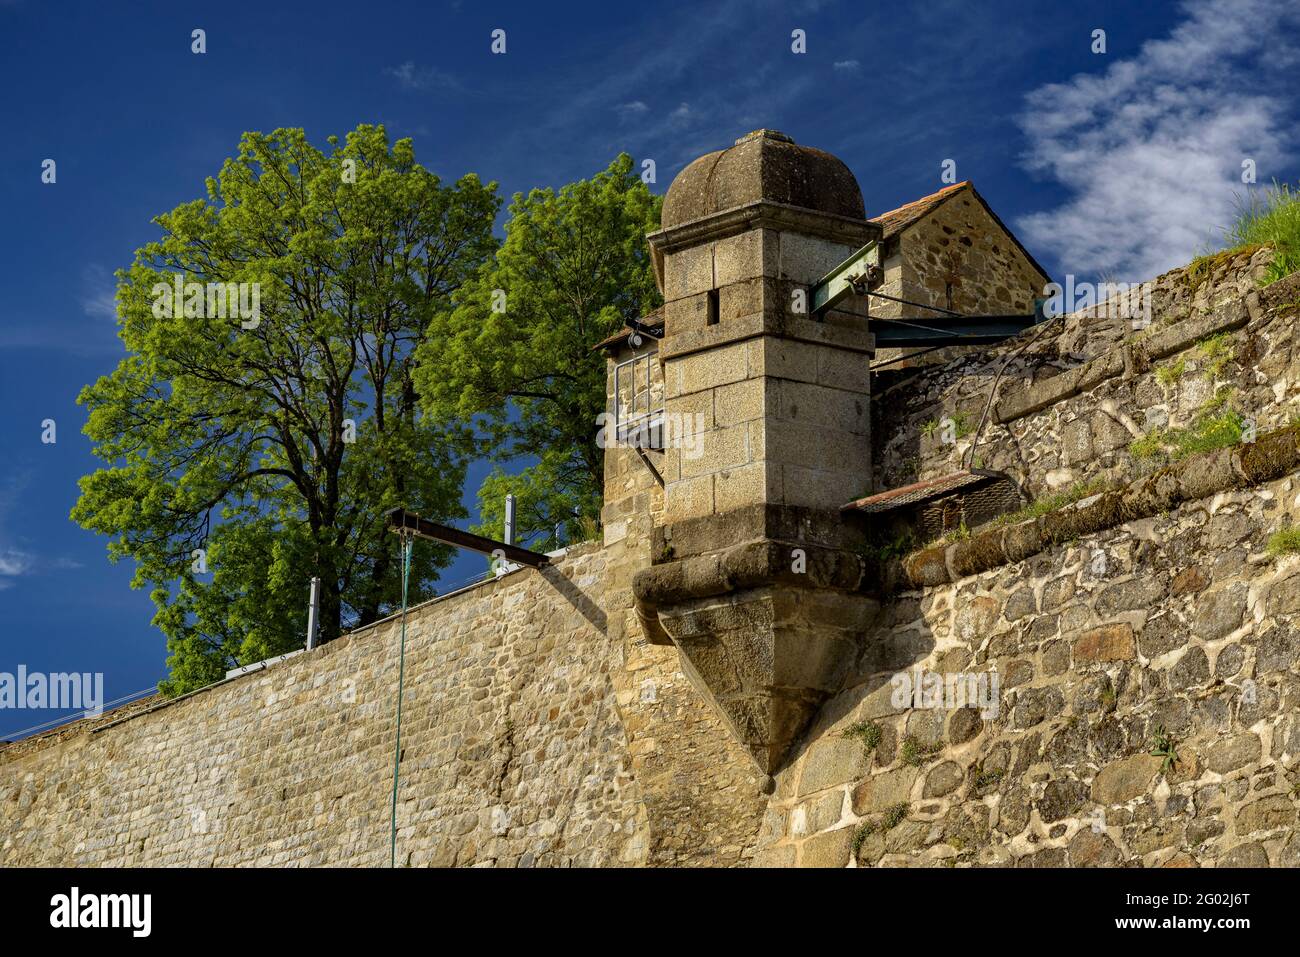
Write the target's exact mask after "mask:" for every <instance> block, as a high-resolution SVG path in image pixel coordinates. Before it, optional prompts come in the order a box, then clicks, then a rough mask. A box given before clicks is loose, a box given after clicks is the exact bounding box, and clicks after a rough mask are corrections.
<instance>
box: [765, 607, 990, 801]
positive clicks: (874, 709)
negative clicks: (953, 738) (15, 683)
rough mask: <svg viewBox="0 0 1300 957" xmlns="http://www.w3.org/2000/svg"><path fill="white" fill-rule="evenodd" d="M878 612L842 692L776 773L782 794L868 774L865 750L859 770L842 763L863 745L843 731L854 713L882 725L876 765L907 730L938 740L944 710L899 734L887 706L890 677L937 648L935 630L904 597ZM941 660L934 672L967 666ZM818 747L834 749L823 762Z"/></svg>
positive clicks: (887, 758) (889, 755) (892, 710)
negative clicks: (846, 754)
mask: <svg viewBox="0 0 1300 957" xmlns="http://www.w3.org/2000/svg"><path fill="white" fill-rule="evenodd" d="M881 615H882V618H881V620H880V621H879V623H878V624H877V625H876V626H875V627H873V628H872V629H871V630H870V631H869V632H867V633H866V634H865V636H864V638H863V641H862V645H861V648H860V649H859V651H858V655H857V660H856V661H855V662H854V663H853V665H852V667H851V668H850V669H848V671H847V674H846V677H845V682H844V687H843V690H841V691H840V692H839V693H838V694H836V695H835V696H833V697H832V698H830V699H829V700H828V701H827V702H826V703H825V704H824V705H822V708H821V710H820V711H818V712H817V717H816V718H815V719H814V721H813V723H812V725H811V726H810V727H809V728H808V730H807V731H806V732H805V733H804V734H803V736H802V738H801V739H800V741H799V742H798V743H797V744H796V745H795V746H794V748H793V749H792V750H791V752H790V754H789V756H788V758H787V760H786V762H785V764H784V766H783V767H782V768H781V770H780V771H779V772H777V775H776V777H777V780H778V782H779V784H778V788H779V791H780V793H781V794H784V795H793V794H795V793H798V794H800V795H803V794H808V793H810V792H814V791H819V790H822V789H823V788H827V787H835V786H838V785H842V784H846V783H849V782H850V780H851V779H852V778H854V777H859V776H864V775H865V774H866V773H867V770H868V768H869V758H870V753H869V752H865V751H864V752H863V754H862V758H863V760H862V762H861V767H860V768H859V767H858V766H857V763H856V762H854V761H849V762H848V763H847V764H846V763H845V762H844V760H843V757H844V752H845V751H846V750H850V749H851V748H857V749H860V750H861V749H862V746H861V744H860V743H859V742H857V741H856V740H854V739H852V738H851V737H849V736H846V735H845V734H844V732H845V731H846V729H847V728H848V727H850V726H851V724H852V722H851V721H850V718H851V716H853V715H854V714H855V713H856V714H857V717H858V718H859V719H860V720H878V721H879V723H880V725H881V726H882V729H883V732H884V733H883V735H882V737H881V740H880V742H879V744H878V745H877V747H876V749H875V750H876V752H877V753H878V754H879V755H880V756H881V758H882V759H884V760H881V761H877V765H878V766H884V765H885V764H888V763H890V762H892V760H893V755H894V752H895V750H896V748H897V747H898V746H899V745H900V744H901V741H902V737H903V735H904V734H912V735H913V736H915V737H916V738H917V739H918V741H919V743H921V744H930V743H932V741H931V740H930V739H931V738H934V739H935V740H941V739H942V738H943V734H944V730H943V719H944V717H945V716H946V715H947V712H946V711H943V710H935V711H932V712H931V714H932V715H934V716H937V718H938V720H937V722H932V723H934V724H936V725H937V727H935V728H929V727H925V728H923V727H921V725H922V724H923V723H925V722H924V721H921V720H918V721H917V722H915V723H916V727H913V726H912V725H913V722H912V721H911V720H910V719H909V720H908V722H907V724H908V726H907V727H906V728H904V729H902V734H900V733H897V732H896V729H895V728H894V726H893V718H894V717H896V716H897V715H898V714H899V712H900V710H902V709H898V708H895V707H893V706H891V705H890V698H891V697H892V695H893V688H892V686H891V685H892V682H893V679H894V677H895V676H896V675H898V674H902V673H907V672H909V671H911V669H912V668H913V666H915V665H919V664H920V663H921V662H923V661H926V660H927V659H929V658H930V656H931V654H932V652H933V651H934V649H935V646H936V639H935V637H934V634H933V632H932V631H931V629H930V626H929V625H928V623H927V622H926V620H925V619H924V618H923V617H922V616H921V614H920V610H919V603H918V602H916V601H915V600H906V599H905V600H903V601H897V602H891V603H888V604H886V605H884V606H883V607H882V609H881ZM954 650H961V649H954ZM940 661H941V664H940V665H939V666H937V667H938V669H939V670H942V669H943V668H944V667H953V666H961V667H964V666H965V665H966V664H967V662H964V661H962V662H952V663H947V662H943V659H942V657H941V659H940ZM822 751H826V752H836V753H835V754H834V755H833V756H832V755H830V754H828V756H827V758H826V759H825V760H823V758H822V756H821V754H819V753H818V752H822ZM801 765H802V774H800V766H801Z"/></svg>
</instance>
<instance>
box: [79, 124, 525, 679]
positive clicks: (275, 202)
mask: <svg viewBox="0 0 1300 957" xmlns="http://www.w3.org/2000/svg"><path fill="white" fill-rule="evenodd" d="M328 142H329V145H330V150H329V151H328V152H324V151H321V150H319V149H317V148H315V147H313V146H312V145H311V144H310V143H309V142H308V140H307V138H306V135H305V134H304V132H303V131H302V130H299V129H280V130H276V131H274V132H273V133H271V134H269V135H264V134H261V133H248V134H245V136H244V137H243V138H242V140H241V142H240V146H239V151H238V155H237V156H235V157H233V158H230V159H227V160H226V162H225V163H224V164H223V166H222V168H221V171H220V174H219V175H218V176H217V177H215V178H209V179H208V181H207V195H206V198H202V199H196V200H194V201H192V202H188V203H183V204H182V205H180V206H178V207H177V208H176V209H174V210H172V211H171V212H170V213H165V214H163V215H161V216H159V217H157V219H156V220H154V222H155V223H156V224H157V225H158V226H159V227H160V228H161V230H162V236H161V238H160V239H158V240H156V241H154V242H150V243H148V244H146V245H145V246H143V247H142V248H141V249H139V250H137V252H136V254H135V258H134V262H133V263H132V265H131V266H130V267H129V268H128V269H124V270H121V271H119V272H118V274H117V275H118V292H117V297H118V317H119V318H118V323H119V327H120V328H119V336H120V338H121V339H122V341H123V343H124V344H125V346H126V349H127V352H128V355H127V356H126V358H124V359H122V360H121V362H120V364H119V365H118V366H117V368H116V369H115V370H114V371H113V373H112V374H111V375H108V376H105V377H103V378H101V379H99V380H98V381H97V382H96V383H94V384H93V385H90V386H88V387H86V388H85V389H84V390H83V392H82V394H81V396H80V399H79V401H80V402H81V403H82V404H83V405H85V406H86V408H87V409H88V421H87V423H86V426H85V432H86V434H87V435H88V436H89V437H90V438H91V440H92V441H93V442H94V443H95V446H94V450H95V453H96V455H98V456H99V457H100V458H102V459H103V460H105V462H106V463H108V464H107V467H105V468H101V469H99V470H98V471H96V472H94V473H93V474H91V475H88V476H86V477H84V478H83V479H82V480H81V482H80V486H81V496H80V499H79V500H78V502H77V504H76V506H75V507H74V509H73V512H72V517H73V518H74V519H75V520H76V521H78V522H80V523H81V524H82V525H83V526H85V527H86V528H89V529H92V530H94V531H96V532H100V533H103V534H105V535H109V536H111V537H112V539H111V542H110V545H109V553H110V556H111V557H112V558H113V559H114V560H118V559H121V558H130V559H132V560H134V562H135V564H136V572H135V576H134V579H133V585H134V586H135V587H147V588H149V589H151V593H152V596H153V599H154V602H155V604H156V606H157V609H158V610H157V614H156V616H155V619H154V620H155V623H156V624H157V625H158V626H159V627H160V628H161V630H162V631H163V632H164V633H165V634H166V636H167V642H168V648H169V650H170V652H171V655H170V658H169V660H168V664H169V666H170V668H171V676H170V678H169V679H168V680H167V681H164V682H163V684H162V687H163V690H164V691H166V692H168V693H172V694H175V693H180V692H184V691H187V690H190V689H193V688H195V687H200V686H202V685H204V684H207V683H209V682H210V681H212V680H214V679H216V678H219V677H221V675H222V674H223V672H224V670H225V669H226V668H227V667H229V666H230V665H231V664H232V663H249V662H252V661H257V660H261V659H263V658H266V657H268V656H270V655H274V654H278V653H282V652H285V651H288V650H291V649H292V648H295V647H300V646H301V644H302V641H303V634H304V627H305V608H306V600H307V593H308V585H309V581H310V579H311V578H312V576H319V577H320V578H321V580H322V586H323V587H322V616H321V629H322V638H324V639H325V640H328V639H330V638H332V637H334V636H336V635H338V634H339V633H340V631H341V630H342V629H343V628H344V627H345V626H348V625H354V624H365V623H367V622H369V621H373V620H375V619H376V618H378V617H380V616H381V615H382V614H383V613H384V612H385V611H386V609H387V608H388V607H391V605H392V604H393V603H394V602H395V601H396V600H397V599H398V598H399V596H400V580H399V575H400V568H399V564H398V560H397V551H396V550H397V540H396V537H395V536H393V535H392V534H391V533H387V532H385V530H384V528H383V512H384V511H385V510H386V509H389V508H392V507H395V506H404V507H408V508H412V509H415V510H417V511H419V512H421V513H422V514H424V515H427V516H429V517H431V518H434V519H438V520H450V519H453V518H457V517H462V516H463V514H464V512H463V509H462V508H461V506H460V503H459V499H460V486H461V484H462V482H463V478H464V469H465V453H466V452H467V451H468V446H467V445H466V436H465V435H464V434H463V430H460V429H458V428H457V426H456V425H455V423H454V422H451V421H450V420H446V421H443V422H442V423H441V424H439V425H436V426H435V425H434V424H431V422H429V421H422V419H421V417H420V415H419V409H418V402H417V395H416V390H415V378H414V367H415V362H416V356H417V353H418V352H419V351H420V347H421V345H422V343H423V342H424V340H425V337H426V336H427V335H428V334H430V332H431V331H432V332H437V331H438V329H439V325H438V323H437V322H436V321H435V317H436V316H440V315H447V314H449V313H452V312H454V305H455V302H456V301H457V299H458V297H459V296H460V295H461V293H462V290H463V289H464V288H465V287H466V284H467V283H469V284H470V287H471V288H473V289H477V288H479V285H478V284H479V283H481V279H480V278H478V277H480V276H481V268H482V267H483V265H484V264H485V263H486V262H488V261H489V259H490V257H491V254H492V252H493V250H494V249H495V247H496V241H495V239H494V238H493V236H492V224H493V221H494V218H495V216H496V214H497V212H498V210H499V206H500V201H499V199H498V198H497V196H496V184H494V183H489V184H486V185H484V184H482V183H481V182H480V181H479V180H478V178H477V177H475V176H473V175H468V176H465V177H463V178H462V179H460V180H459V181H457V182H456V183H454V184H450V185H448V184H444V183H443V182H441V181H440V179H439V178H438V177H437V176H436V175H434V174H433V173H431V172H429V171H428V170H426V169H424V168H423V167H421V166H420V165H419V164H418V163H417V162H416V161H415V156H414V150H413V148H412V144H411V142H410V140H398V141H396V142H394V143H391V144H390V142H389V140H388V137H387V134H386V132H385V130H384V128H383V127H382V126H366V125H363V126H359V127H358V128H357V129H356V130H355V131H354V132H352V133H349V134H348V135H347V137H346V140H345V142H343V143H340V142H339V141H338V139H337V138H335V137H331V138H330V139H329V141H328ZM177 274H179V275H181V276H182V277H183V279H184V280H185V281H187V282H197V283H204V284H206V283H210V282H227V283H257V284H258V288H260V290H261V292H260V318H259V320H258V321H257V322H256V323H252V322H250V321H244V322H241V318H243V319H247V316H241V317H236V318H227V319H220V318H213V317H211V308H210V305H211V304H210V303H208V306H209V308H208V309H207V310H206V311H204V310H203V307H202V305H200V306H199V307H198V309H197V311H199V312H200V313H201V314H200V315H194V314H193V313H194V312H195V311H196V310H195V309H188V311H189V312H190V313H191V314H190V315H187V316H182V317H179V318H177V317H174V316H173V315H172V314H171V312H169V311H167V310H166V309H165V308H164V309H162V310H156V309H155V305H156V303H157V302H158V289H159V288H161V287H159V284H171V283H172V282H173V279H174V277H175V276H176V275H177ZM187 305H188V303H187ZM156 313H157V314H156ZM204 315H208V316H209V317H208V318H204V317H203V316H204ZM246 327H247V328H246ZM434 351H435V353H436V350H434ZM349 420H350V421H349ZM353 433H354V434H353ZM200 549H201V550H203V553H204V557H205V560H206V567H207V571H206V572H203V571H201V570H196V569H201V568H202V565H199V564H198V563H197V562H196V558H195V553H196V551H197V550H200ZM448 560H449V554H448V551H447V550H446V549H436V548H432V547H423V546H422V547H420V548H417V549H416V550H415V563H414V568H413V572H412V578H413V581H414V582H415V583H418V584H417V585H416V595H417V596H418V595H419V594H420V593H421V589H422V588H425V589H427V587H428V586H429V585H430V584H431V582H432V581H433V580H434V578H435V577H436V574H437V571H438V569H439V568H441V567H443V566H445V565H446V563H447V562H448Z"/></svg>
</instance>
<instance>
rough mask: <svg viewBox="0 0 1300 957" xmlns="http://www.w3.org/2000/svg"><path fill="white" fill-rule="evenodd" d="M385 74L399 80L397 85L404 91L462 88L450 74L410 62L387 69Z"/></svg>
mask: <svg viewBox="0 0 1300 957" xmlns="http://www.w3.org/2000/svg"><path fill="white" fill-rule="evenodd" d="M384 74H385V75H387V76H391V77H393V78H394V79H395V80H397V85H398V86H400V87H401V88H402V89H404V90H438V89H442V90H454V89H457V88H459V86H460V81H459V80H457V79H456V78H455V77H454V76H452V75H451V74H450V73H444V72H443V71H442V70H439V69H436V68H435V67H431V66H417V65H416V64H415V63H413V62H411V61H410V60H407V61H406V62H405V63H403V64H401V65H400V66H390V67H386V68H385V69H384Z"/></svg>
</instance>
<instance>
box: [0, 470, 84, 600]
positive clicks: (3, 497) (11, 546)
mask: <svg viewBox="0 0 1300 957" xmlns="http://www.w3.org/2000/svg"><path fill="white" fill-rule="evenodd" d="M30 484H31V478H30V476H29V475H27V474H25V473H21V472H20V473H15V474H12V475H10V476H8V477H7V478H5V479H3V480H0V591H6V590H8V589H10V588H12V587H14V585H15V583H16V582H17V580H18V579H19V578H22V577H24V576H29V575H36V574H40V573H42V572H46V571H66V570H71V569H76V568H81V567H82V566H81V563H80V562H78V561H76V560H75V559H72V558H61V557H60V558H50V559H43V558H41V557H40V556H38V555H35V554H33V553H32V552H29V551H27V550H26V549H25V548H23V547H22V546H21V544H18V543H17V542H16V541H15V539H14V537H13V536H11V535H10V534H9V532H8V529H7V528H6V525H7V524H8V523H7V519H8V516H9V514H10V513H11V512H12V511H13V510H14V509H16V508H18V507H19V506H20V505H21V504H22V500H23V496H24V493H25V492H26V490H27V487H28V486H29V485H30Z"/></svg>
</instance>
